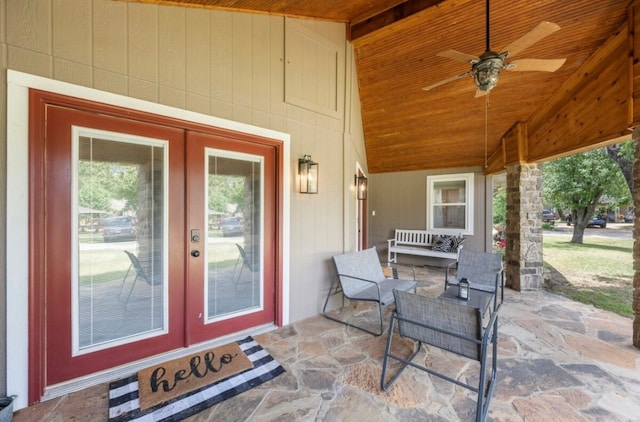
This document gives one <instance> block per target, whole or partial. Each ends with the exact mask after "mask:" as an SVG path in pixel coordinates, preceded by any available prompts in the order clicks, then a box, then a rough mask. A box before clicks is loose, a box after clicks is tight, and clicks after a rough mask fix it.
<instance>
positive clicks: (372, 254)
mask: <svg viewBox="0 0 640 422" xmlns="http://www.w3.org/2000/svg"><path fill="white" fill-rule="evenodd" d="M333 262H334V263H335V264H336V271H337V272H338V275H339V276H340V284H341V285H342V290H343V291H344V294H345V296H347V297H350V296H355V295H356V294H357V293H358V292H360V291H361V290H363V289H365V288H367V287H371V286H372V284H371V283H367V282H364V281H361V280H357V279H354V278H351V277H349V276H353V277H357V278H362V279H365V280H369V281H374V282H376V283H379V282H381V281H383V280H385V276H384V274H383V273H382V267H381V266H380V259H379V258H378V253H377V252H376V248H375V246H374V247H372V248H369V249H365V250H362V251H357V252H350V253H346V254H342V255H336V256H334V257H333Z"/></svg>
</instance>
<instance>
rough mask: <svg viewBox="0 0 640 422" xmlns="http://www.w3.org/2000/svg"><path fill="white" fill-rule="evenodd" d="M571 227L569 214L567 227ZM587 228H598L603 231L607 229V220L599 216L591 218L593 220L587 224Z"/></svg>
mask: <svg viewBox="0 0 640 422" xmlns="http://www.w3.org/2000/svg"><path fill="white" fill-rule="evenodd" d="M570 225H571V214H569V215H567V226H570ZM587 227H600V228H601V229H604V228H606V227H607V220H606V219H605V218H603V217H601V216H599V215H595V216H593V218H592V219H591V220H590V221H589V224H587Z"/></svg>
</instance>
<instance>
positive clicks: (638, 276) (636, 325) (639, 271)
mask: <svg viewBox="0 0 640 422" xmlns="http://www.w3.org/2000/svg"><path fill="white" fill-rule="evenodd" d="M639 140H640V127H637V128H635V129H634V131H633V141H634V143H635V147H636V148H635V157H634V160H633V192H632V193H631V194H632V196H633V205H634V208H635V210H636V212H635V213H636V217H639V216H640V213H639V212H638V210H640V142H638V141H639ZM639 236H640V219H638V218H635V219H634V222H633V270H634V272H633V305H632V306H633V345H634V346H635V347H637V348H639V349H640V242H639V239H638V237H639Z"/></svg>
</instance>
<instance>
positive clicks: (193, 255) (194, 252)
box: [191, 249, 200, 258]
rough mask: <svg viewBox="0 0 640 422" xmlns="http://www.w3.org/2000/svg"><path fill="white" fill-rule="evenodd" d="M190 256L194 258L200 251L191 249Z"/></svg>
mask: <svg viewBox="0 0 640 422" xmlns="http://www.w3.org/2000/svg"><path fill="white" fill-rule="evenodd" d="M191 256H192V257H194V258H197V257H199V256H200V251H199V250H197V249H194V250H192V251H191Z"/></svg>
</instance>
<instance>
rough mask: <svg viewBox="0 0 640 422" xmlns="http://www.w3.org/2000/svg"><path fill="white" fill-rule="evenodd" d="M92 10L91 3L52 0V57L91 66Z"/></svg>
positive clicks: (75, 0) (83, 0) (77, 0)
mask: <svg viewBox="0 0 640 422" xmlns="http://www.w3.org/2000/svg"><path fill="white" fill-rule="evenodd" d="M92 8H93V2H91V1H85V0H53V10H52V11H53V24H52V30H53V33H52V35H51V39H52V40H53V50H52V51H53V55H54V57H56V58H58V59H62V60H67V61H69V62H72V63H81V64H83V65H87V66H90V65H91V64H92V62H93V60H92V53H93V45H92V42H93V37H92V27H93V25H92V24H93V19H92V18H93V16H92ZM62 60H61V62H62Z"/></svg>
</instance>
